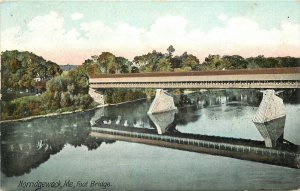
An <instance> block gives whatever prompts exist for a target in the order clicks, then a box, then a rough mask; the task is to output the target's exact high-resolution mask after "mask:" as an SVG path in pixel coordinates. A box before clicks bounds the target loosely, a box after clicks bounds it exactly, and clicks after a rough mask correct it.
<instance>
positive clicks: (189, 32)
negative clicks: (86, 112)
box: [1, 12, 300, 64]
mask: <svg viewBox="0 0 300 191" xmlns="http://www.w3.org/2000/svg"><path fill="white" fill-rule="evenodd" d="M64 22H65V21H64V18H63V17H62V16H60V15H59V14H58V13H56V12H50V13H48V14H46V15H43V16H37V17H35V18H33V19H32V20H31V21H30V22H29V23H28V24H27V26H26V30H24V29H23V30H22V29H21V28H20V27H12V28H8V29H6V30H4V31H2V32H1V47H2V50H11V49H18V50H28V51H32V52H34V53H36V54H38V55H41V56H44V57H45V58H47V59H50V60H53V61H55V62H57V63H59V64H67V63H71V64H81V63H83V61H84V60H85V59H88V58H89V57H90V56H91V55H94V54H100V53H101V52H102V51H110V52H112V53H114V54H116V55H118V56H124V57H127V58H129V59H133V57H134V56H136V55H141V54H146V53H147V52H149V51H152V50H154V49H156V50H157V51H162V52H166V49H167V47H168V46H169V45H171V44H172V45H173V46H174V47H175V49H176V52H175V53H176V54H182V53H183V52H185V51H187V52H189V53H192V54H195V55H196V56H198V57H199V59H200V60H203V59H204V58H205V57H206V56H207V55H208V54H221V55H224V54H228V55H231V54H239V55H242V56H244V57H249V56H257V55H266V56H287V55H289V56H297V57H299V56H300V25H299V24H293V23H290V22H282V24H281V26H280V27H279V28H271V29H265V28H262V27H261V26H260V25H259V24H258V23H257V22H255V21H253V20H251V19H248V18H245V17H233V18H226V20H224V23H223V26H222V27H220V26H216V27H214V28H211V29H210V30H208V31H204V30H202V29H201V27H200V26H199V27H197V28H193V29H190V28H188V21H187V20H186V19H185V18H184V17H181V16H172V15H166V16H163V17H160V18H158V19H157V20H156V21H155V22H153V24H152V25H151V26H150V27H149V29H148V30H147V29H145V28H139V27H135V26H132V25H130V24H128V23H124V22H120V23H114V24H111V25H106V24H104V22H102V21H101V20H94V21H90V22H81V23H80V24H79V26H78V28H72V29H67V28H66V27H65V23H64Z"/></svg>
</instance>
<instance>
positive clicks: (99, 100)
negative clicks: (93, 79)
mask: <svg viewBox="0 0 300 191" xmlns="http://www.w3.org/2000/svg"><path fill="white" fill-rule="evenodd" d="M89 94H90V96H91V97H92V98H93V99H94V101H95V102H97V103H99V104H100V105H104V95H103V94H102V93H101V92H99V91H97V90H95V89H93V88H89Z"/></svg>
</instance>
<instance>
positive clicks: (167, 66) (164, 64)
mask: <svg viewBox="0 0 300 191" xmlns="http://www.w3.org/2000/svg"><path fill="white" fill-rule="evenodd" d="M158 70H159V71H162V72H171V71H173V69H172V67H171V62H170V61H169V60H168V59H167V58H162V59H160V60H159V62H158Z"/></svg>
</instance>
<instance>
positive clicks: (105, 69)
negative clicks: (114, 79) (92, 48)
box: [83, 52, 137, 77]
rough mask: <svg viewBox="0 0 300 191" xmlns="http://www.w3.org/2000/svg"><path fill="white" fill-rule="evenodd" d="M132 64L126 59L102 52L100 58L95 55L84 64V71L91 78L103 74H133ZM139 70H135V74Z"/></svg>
mask: <svg viewBox="0 0 300 191" xmlns="http://www.w3.org/2000/svg"><path fill="white" fill-rule="evenodd" d="M131 68H132V63H131V62H130V61H129V60H128V59H126V58H124V57H116V56H115V55H113V54H112V53H110V52H102V53H101V54H100V55H99V56H97V55H94V56H92V57H91V59H87V60H85V61H84V63H83V69H84V70H85V72H86V73H87V74H88V75H89V76H91V77H94V76H99V75H101V74H118V73H129V72H131V70H132V69H131ZM136 71H137V70H136V69H134V71H133V72H136Z"/></svg>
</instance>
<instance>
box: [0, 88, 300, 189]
mask: <svg viewBox="0 0 300 191" xmlns="http://www.w3.org/2000/svg"><path fill="white" fill-rule="evenodd" d="M258 94H259V93H258V92H256V91H254V92H253V91H252V92H251V91H241V90H236V91H213V92H204V93H197V94H191V95H189V96H182V97H181V102H180V103H178V107H179V109H178V113H176V114H174V115H173V114H172V115H166V116H165V117H164V123H163V124H162V125H161V127H162V129H159V128H158V127H157V123H156V122H155V119H152V118H150V117H149V116H148V115H147V114H146V113H147V110H148V108H149V106H150V104H151V102H149V101H146V100H142V101H138V102H132V103H127V104H122V105H117V106H109V107H105V108H99V109H96V110H93V111H87V112H82V113H74V114H70V115H61V116H56V117H48V118H38V119H32V120H29V121H22V122H12V123H4V124H1V184H2V185H1V187H2V189H3V190H36V189H37V188H38V187H36V186H31V187H29V186H28V185H29V184H27V187H26V184H25V183H26V182H27V183H28V182H33V183H34V182H46V183H47V182H52V181H55V182H60V183H61V186H59V187H56V188H41V189H37V190H145V189H146V190H233V189H235V190H253V189H296V188H299V186H300V183H299V182H300V170H299V169H295V168H288V167H283V166H275V165H270V164H263V163H259V162H252V161H246V160H239V159H234V158H228V157H222V156H215V155H208V154H203V153H194V152H188V151H182V150H177V149H170V148H165V147H159V146H150V145H145V144H138V143H132V142H123V141H118V140H109V139H96V138H95V137H91V136H90V135H89V134H90V132H91V121H93V124H94V126H105V128H110V127H112V128H114V129H120V130H122V129H124V128H125V129H128V128H132V131H135V130H145V131H151V132H157V133H159V132H160V133H166V132H173V133H176V134H194V135H204V136H214V137H223V138H225V139H226V138H239V139H247V140H248V139H249V140H254V141H258V142H259V141H261V142H262V143H264V138H263V137H262V135H261V134H260V132H259V131H258V129H257V128H256V126H255V125H254V124H253V123H252V121H251V119H252V117H253V116H254V114H255V112H256V110H257V105H258V103H259V101H260V99H261V97H259V96H257V95H258ZM182 100H183V101H182ZM285 109H286V113H287V114H286V120H285V128H284V134H283V138H284V139H285V140H288V141H289V142H291V143H293V144H295V145H300V128H299V119H298V116H299V113H300V105H299V104H288V103H286V104H285ZM153 120H154V121H153ZM166 123H167V124H168V125H167V126H166V125H165V124H166ZM72 182H73V185H72V184H71V183H72Z"/></svg>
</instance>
